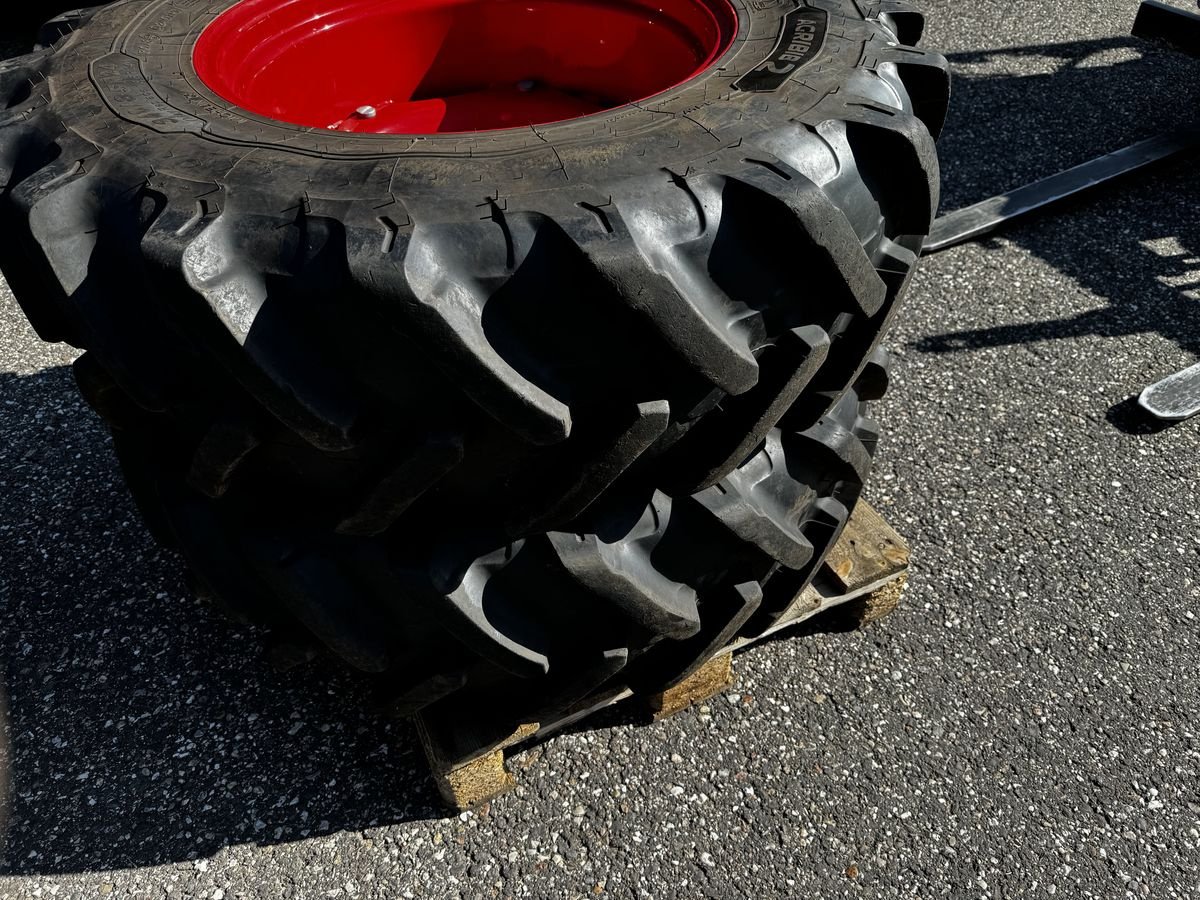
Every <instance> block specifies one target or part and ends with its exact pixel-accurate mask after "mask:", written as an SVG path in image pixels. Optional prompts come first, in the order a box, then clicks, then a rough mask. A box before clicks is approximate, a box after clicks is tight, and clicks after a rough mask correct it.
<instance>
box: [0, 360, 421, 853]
mask: <svg viewBox="0 0 1200 900" xmlns="http://www.w3.org/2000/svg"><path fill="white" fill-rule="evenodd" d="M0 435H3V436H4V441H3V445H2V446H0V676H2V677H3V682H2V685H3V686H2V687H0V696H3V695H5V694H7V699H8V703H7V706H8V743H9V747H10V749H9V752H8V753H7V754H6V753H5V742H4V741H3V740H0V763H6V765H4V771H3V772H2V773H0V786H3V785H4V783H5V781H8V782H9V788H8V793H7V802H5V801H4V800H2V799H0V824H3V823H4V822H5V821H6V820H7V823H8V825H7V829H6V833H4V834H2V835H0V846H2V847H3V850H2V855H0V874H9V875H15V874H34V873H42V874H48V873H64V872H78V871H83V870H93V869H119V868H130V867H137V866H150V865H157V864H160V863H168V862H175V861H180V860H187V859H194V858H199V857H206V856H209V855H211V854H213V853H215V852H216V851H218V850H219V849H221V848H222V847H223V846H226V845H230V844H242V843H257V844H272V843H279V842H287V841H292V840H298V839H301V838H304V837H307V836H309V835H315V834H320V833H325V832H333V831H345V830H349V831H355V830H360V829H363V828H367V827H370V826H374V825H379V824H392V823H398V822H404V821H411V820H414V819H429V818H437V817H441V816H444V815H445V810H444V808H443V807H441V806H440V805H439V802H438V799H437V796H436V793H435V791H434V790H433V786H432V784H431V782H430V781H429V778H428V775H427V771H426V767H425V761H424V756H423V754H422V753H421V751H420V749H419V746H418V744H417V742H416V736H415V733H414V732H413V729H412V727H411V726H410V725H409V724H408V723H406V722H402V721H390V720H385V719H383V718H382V717H380V716H378V715H377V714H375V713H373V712H372V711H371V709H370V708H369V702H368V697H367V691H366V685H365V684H363V683H361V682H359V681H357V680H355V679H354V678H352V677H351V676H349V675H348V674H346V673H344V672H343V671H342V670H341V669H339V668H338V667H336V666H335V665H334V664H333V663H332V662H326V661H324V660H320V659H318V660H316V661H314V662H312V663H309V664H307V665H304V666H301V667H299V668H297V669H294V670H292V671H290V672H288V673H286V674H281V673H279V672H277V671H275V670H274V669H273V668H272V667H271V666H270V665H268V663H267V662H266V658H265V654H264V652H263V634H262V633H261V631H259V630H258V629H256V628H254V627H251V626H249V625H240V624H238V623H236V622H232V621H231V620H229V619H228V618H227V617H225V616H224V615H223V614H221V613H219V612H217V611H215V610H211V609H209V608H208V607H207V606H204V605H201V604H199V603H197V602H196V601H194V600H192V599H191V597H190V595H189V593H188V591H187V589H186V587H185V584H184V580H183V569H182V566H181V564H180V562H179V561H178V559H177V558H176V556H175V555H174V554H173V553H169V552H166V551H162V550H159V549H157V548H156V547H155V546H154V544H153V543H152V542H151V540H150V537H149V536H148V534H147V533H146V530H145V527H144V526H143V525H142V524H141V522H140V520H139V519H138V517H137V514H136V512H135V510H134V507H133V503H132V500H131V499H130V497H129V496H128V494H127V492H126V490H125V487H124V484H123V483H122V481H121V478H120V474H119V470H118V468H117V465H116V462H115V459H114V457H113V454H112V448H111V446H110V444H109V439H108V437H107V435H106V433H105V432H104V429H103V427H102V425H101V424H100V423H99V421H98V420H97V419H96V417H95V416H94V415H93V414H92V413H91V412H90V410H87V409H86V407H84V406H83V404H82V401H80V400H78V399H77V391H76V388H75V385H74V382H73V379H72V377H71V374H70V371H69V369H67V368H65V367H64V368H55V369H49V370H46V371H43V372H40V373H38V374H36V375H33V376H29V377H17V376H14V375H10V374H0ZM6 756H7V759H5V757H6Z"/></svg>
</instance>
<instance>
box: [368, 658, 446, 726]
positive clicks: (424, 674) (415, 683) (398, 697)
mask: <svg viewBox="0 0 1200 900" xmlns="http://www.w3.org/2000/svg"><path fill="white" fill-rule="evenodd" d="M467 680H468V676H467V673H466V671H464V670H462V669H458V670H454V671H448V672H437V671H435V672H434V674H432V675H431V674H429V670H428V669H405V670H404V671H403V672H402V673H401V674H399V675H392V674H390V673H389V676H388V684H387V685H386V687H384V688H381V690H380V697H379V700H378V704H377V705H378V706H379V707H381V708H382V709H383V710H385V711H386V712H387V713H388V714H389V715H393V716H397V717H400V716H411V715H415V714H416V713H419V712H420V711H421V710H423V709H424V708H425V707H427V706H429V705H431V704H433V703H437V702H438V701H439V700H442V699H444V698H446V697H449V696H450V695H451V694H453V693H455V692H456V691H460V690H462V689H463V688H464V687H466V685H467Z"/></svg>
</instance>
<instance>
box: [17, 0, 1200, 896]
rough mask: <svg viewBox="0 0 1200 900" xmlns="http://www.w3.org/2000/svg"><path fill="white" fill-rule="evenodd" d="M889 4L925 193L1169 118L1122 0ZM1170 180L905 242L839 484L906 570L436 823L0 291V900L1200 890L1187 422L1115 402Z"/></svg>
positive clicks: (1162, 266) (1193, 475)
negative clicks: (184, 543) (1017, 219)
mask: <svg viewBox="0 0 1200 900" xmlns="http://www.w3.org/2000/svg"><path fill="white" fill-rule="evenodd" d="M929 6H930V7H931V9H932V13H931V15H932V20H931V26H930V34H929V38H928V40H929V43H930V44H932V45H934V46H938V47H940V48H942V49H944V50H945V51H946V52H947V53H948V54H949V55H950V56H951V58H952V61H953V63H954V66H955V69H956V72H957V73H958V75H959V77H958V81H957V102H956V106H955V108H954V112H953V115H952V118H951V122H950V125H949V127H948V130H947V134H946V138H945V141H944V143H943V153H944V156H945V164H944V169H945V176H946V192H945V193H946V203H945V206H946V208H955V207H957V206H960V205H963V204H965V203H968V202H971V201H973V200H975V199H980V198H982V197H983V196H985V195H987V194H989V193H992V192H995V191H998V190H1002V189H1005V188H1008V187H1013V186H1016V185H1017V184H1020V183H1021V182H1023V181H1026V180H1029V179H1030V178H1034V177H1038V176H1040V175H1044V174H1049V173H1051V172H1053V171H1055V170H1057V169H1058V168H1061V167H1063V166H1065V165H1069V164H1072V163H1075V162H1080V161H1083V160H1084V159H1086V158H1088V157H1090V156H1092V155H1095V154H1096V153H1099V152H1104V151H1107V150H1111V149H1115V148H1116V147H1119V146H1121V145H1123V144H1125V143H1128V142H1130V141H1132V140H1136V139H1138V138H1141V137H1145V136H1148V135H1150V134H1153V133H1155V132H1157V131H1159V130H1162V129H1164V128H1166V127H1169V126H1170V125H1171V124H1172V122H1173V121H1174V120H1175V118H1176V117H1177V116H1181V115H1186V114H1189V113H1193V112H1194V110H1195V107H1196V99H1195V97H1196V90H1197V85H1200V62H1195V61H1190V60H1184V59H1182V58H1180V57H1177V56H1175V55H1173V54H1171V53H1169V52H1167V51H1165V50H1162V49H1160V48H1156V47H1150V46H1147V45H1143V44H1139V43H1136V42H1132V41H1130V40H1129V39H1128V38H1126V37H1124V36H1123V35H1124V34H1125V32H1126V31H1127V30H1128V26H1129V23H1130V21H1131V18H1132V10H1133V6H1134V4H1133V3H1132V2H1130V3H1112V2H1099V0H1074V2H1071V3H1065V4H1046V3H1033V2H1025V0H1023V2H1017V3H1013V2H1008V0H1006V2H1001V0H970V2H967V0H957V2H953V3H952V2H950V0H936V2H932V3H930V4H929ZM1195 171H1196V170H1195V163H1194V162H1193V163H1192V164H1191V166H1190V167H1189V166H1187V165H1181V166H1176V167H1173V168H1168V169H1165V170H1163V171H1162V172H1160V173H1159V174H1156V175H1154V176H1153V177H1150V178H1143V179H1139V180H1136V181H1134V182H1131V183H1130V184H1128V185H1126V186H1124V187H1122V188H1121V189H1119V190H1117V191H1114V192H1111V193H1107V194H1105V195H1103V196H1100V197H1097V198H1095V199H1093V200H1090V201H1088V202H1086V203H1083V204H1079V205H1077V206H1075V207H1073V208H1071V209H1070V210H1067V211H1065V212H1064V213H1062V214H1059V215H1056V216H1052V217H1047V218H1044V219H1042V220H1040V221H1038V222H1036V223H1033V224H1029V225H1026V226H1022V227H1020V228H1018V229H1016V230H1014V231H1012V232H1010V233H1008V234H1006V235H1005V236H1002V237H997V238H994V239H991V240H988V241H985V242H982V243H979V244H974V245H970V246H966V247H962V248H959V249H956V250H952V251H948V252H946V253H944V254H940V255H938V256H935V257H932V258H930V259H928V260H926V262H925V264H924V266H923V269H922V271H921V273H920V274H919V276H918V277H917V279H916V281H915V283H914V285H913V289H912V291H911V293H910V296H909V301H908V309H907V312H906V314H905V315H904V316H903V317H902V318H901V320H900V321H899V323H898V325H897V328H896V330H895V332H894V334H893V336H892V340H891V345H892V347H893V348H894V350H895V352H896V355H897V366H896V376H895V380H894V385H893V390H892V392H891V394H890V395H889V397H888V399H887V400H886V401H885V402H883V403H882V404H881V406H880V410H879V416H880V418H881V420H882V422H883V424H884V426H885V429H886V432H885V434H886V438H885V443H884V444H883V448H882V452H881V455H880V461H879V465H878V470H877V472H876V475H875V477H874V480H873V481H872V484H871V487H870V489H869V492H868V496H869V497H870V499H871V500H872V502H873V503H874V504H875V505H876V506H877V507H878V508H879V509H880V510H881V511H883V512H884V513H885V515H887V516H888V517H889V518H890V519H891V521H892V522H893V523H894V524H895V525H896V526H897V527H898V528H899V529H900V530H901V531H902V532H903V533H904V534H906V535H907V537H908V538H909V540H910V541H911V543H912V545H913V548H914V571H913V574H912V578H911V581H910V586H909V589H908V592H907V594H906V596H905V602H904V604H903V606H902V607H901V610H900V611H899V612H898V613H896V614H895V615H894V616H892V617H891V618H889V619H887V620H886V621H884V622H882V623H880V624H878V625H876V626H875V627H873V628H872V629H871V630H869V631H867V632H865V633H861V634H854V635H813V636H809V637H805V638H803V639H796V640H782V641H776V642H773V643H770V644H768V645H766V646H763V647H761V648H757V649H755V650H752V651H750V652H748V653H746V654H743V655H742V656H740V657H739V658H738V660H737V676H738V680H737V684H736V685H735V687H734V689H733V691H732V692H731V693H729V694H728V695H727V696H724V697H719V698H716V699H714V700H713V701H711V702H710V703H709V704H707V705H706V706H703V707H700V708H698V709H694V710H691V711H689V712H686V713H684V714H682V715H680V716H678V717H676V718H674V719H672V720H669V721H667V722H664V723H661V724H657V725H654V726H649V727H643V726H637V725H635V724H633V723H631V722H629V721H626V720H625V719H623V718H622V716H620V715H619V714H614V715H609V716H606V717H604V718H603V719H602V720H601V721H599V722H596V723H593V726H592V727H589V728H587V729H585V730H579V731H575V732H573V733H570V734H566V735H562V736H560V737H557V738H555V739H553V740H551V741H549V742H548V743H546V744H544V745H542V746H540V747H538V748H536V749H534V750H532V751H530V752H528V753H525V754H523V755H521V756H520V757H518V759H517V760H516V770H517V771H518V774H519V776H520V785H519V787H518V788H517V790H516V791H515V792H514V793H513V794H511V795H509V796H507V797H504V798H502V799H500V800H498V801H496V802H494V803H492V804H491V805H490V806H488V807H485V808H484V809H482V810H480V811H478V812H476V813H469V814H464V815H462V816H457V817H446V816H445V815H444V813H442V812H441V810H440V808H439V807H438V805H437V802H436V798H435V795H434V792H433V791H432V789H431V786H430V784H429V783H428V781H427V778H426V776H425V774H424V765H423V761H422V758H421V755H420V753H419V751H418V750H417V749H416V747H415V744H414V740H413V734H412V732H411V729H410V728H409V726H407V725H405V724H403V723H385V722H383V721H380V720H379V719H377V718H375V717H373V716H372V715H371V714H369V713H367V712H365V711H363V709H364V707H363V705H362V703H361V701H362V693H363V686H362V685H361V684H359V683H357V682H356V681H355V680H354V679H353V678H350V677H349V676H346V675H344V674H342V673H340V672H339V671H337V670H336V669H333V668H331V667H327V666H326V665H325V664H324V663H322V662H320V661H318V662H316V663H314V664H312V665H310V666H308V667H305V668H302V669H300V670H297V671H294V672H292V673H289V674H287V675H280V674H278V673H276V672H275V671H274V670H273V669H272V668H271V667H269V666H268V665H267V664H266V662H265V660H264V658H263V654H262V652H261V646H262V643H261V635H260V634H259V633H257V632H256V631H255V630H254V629H253V628H250V627H247V626H244V625H239V624H237V623H234V622H231V621H229V620H228V619H226V618H225V617H223V616H222V615H220V614H218V613H216V612H214V611H212V610H210V609H208V608H207V607H205V606H203V605H199V604H197V603H196V602H194V601H193V600H191V599H190V598H189V595H188V593H187V591H186V589H185V587H184V584H183V577H182V576H183V573H182V570H181V567H180V565H179V562H178V561H177V559H176V558H175V557H174V556H173V555H172V554H170V553H167V552H164V551H160V550H158V549H156V547H155V546H154V545H153V543H152V542H151V540H150V539H149V537H148V535H147V534H146V532H145V529H144V528H143V527H142V525H141V524H140V522H139V521H138V519H137V516H136V513H135V511H134V509H133V507H132V504H131V503H130V501H129V498H128V496H127V494H126V491H125V489H124V487H123V486H122V483H121V479H120V474H119V471H118V469H117V466H116V464H115V463H114V461H113V458H112V455H111V451H110V446H109V441H108V438H107V437H106V435H105V433H104V431H103V429H102V428H101V427H100V425H99V423H98V421H97V420H96V418H95V416H94V415H93V414H92V413H91V412H90V411H88V410H87V409H86V407H85V406H84V405H83V404H82V402H81V401H80V400H78V399H77V395H76V392H75V390H74V387H73V384H72V381H71V376H70V372H69V369H68V368H67V366H68V364H69V363H70V361H71V359H72V354H71V352H69V351H68V350H66V349H64V348H62V347H52V346H47V345H44V344H41V343H39V342H38V341H37V339H36V337H35V336H34V334H33V333H32V331H31V330H30V329H29V328H28V326H27V325H26V324H25V322H24V319H23V317H22V316H21V314H20V312H19V309H18V308H17V306H16V304H15V302H14V301H13V299H12V297H11V295H10V294H9V292H8V291H7V289H3V290H2V291H0V435H2V436H3V440H2V441H0V672H2V674H3V681H2V682H0V684H2V685H3V686H4V694H5V695H6V697H7V699H6V700H5V696H4V695H0V709H3V708H4V707H7V710H8V729H7V740H8V745H9V748H8V749H7V750H5V749H4V744H3V742H0V758H3V757H7V759H8V760H9V763H10V765H9V767H8V768H9V776H10V778H11V786H10V787H9V799H10V802H9V804H8V805H7V807H6V808H5V807H0V821H3V820H4V819H5V818H7V822H6V823H5V824H4V826H3V827H4V829H5V830H6V831H7V845H6V847H5V851H4V856H3V865H2V867H0V873H3V874H0V898H14V900H15V898H27V897H48V896H55V897H60V898H62V897H72V898H73V897H97V896H109V897H114V898H115V897H153V898H158V897H166V896H174V897H204V898H212V900H220V898H235V897H244V898H274V897H305V898H307V897H347V898H351V897H364V898H366V897H380V898H382V897H388V898H396V897H458V896H462V897H506V896H514V897H534V898H551V897H584V896H587V897H605V896H611V897H634V896H637V897H646V898H669V897H681V898H692V897H716V898H726V897H742V896H753V897H773V896H780V897H783V896H786V897H794V896H804V897H821V898H833V897H855V898H860V897H865V898H874V897H879V898H892V897H941V896H947V897H972V898H973V897H994V898H1002V897H1043V896H1044V897H1052V896H1060V897H1070V898H1088V897H1094V898H1114V897H1134V898H1141V897H1162V898H1187V900H1191V898H1195V897H1196V896H1200V781H1198V778H1197V775H1198V769H1200V740H1198V738H1197V729H1200V715H1198V713H1200V692H1198V690H1197V686H1196V681H1195V679H1196V673H1197V669H1198V664H1200V640H1198V639H1197V632H1198V629H1200V622H1198V620H1197V615H1198V614H1200V583H1198V579H1200V564H1198V563H1200V502H1198V501H1200V497H1198V493H1200V487H1198V485H1200V478H1198V476H1200V425H1198V424H1197V423H1196V422H1192V423H1187V424H1183V425H1180V426H1177V427H1174V428H1170V429H1157V428H1154V427H1152V426H1150V425H1149V424H1148V423H1147V422H1146V421H1145V420H1144V419H1142V418H1140V417H1139V416H1138V415H1137V414H1136V411H1135V410H1133V409H1132V407H1131V405H1130V403H1129V402H1128V401H1129V398H1130V397H1131V396H1133V395H1135V394H1136V393H1137V392H1138V391H1140V389H1141V388H1142V387H1143V386H1144V385H1145V384H1147V383H1149V382H1151V381H1154V380H1156V379H1158V378H1160V377H1163V376H1165V375H1167V374H1169V373H1170V372H1172V371H1174V370H1175V369H1178V368H1182V367H1183V366H1184V365H1186V364H1189V363H1191V362H1195V361H1196V359H1197V355H1198V354H1200V186H1198V182H1197V178H1196V175H1195Z"/></svg>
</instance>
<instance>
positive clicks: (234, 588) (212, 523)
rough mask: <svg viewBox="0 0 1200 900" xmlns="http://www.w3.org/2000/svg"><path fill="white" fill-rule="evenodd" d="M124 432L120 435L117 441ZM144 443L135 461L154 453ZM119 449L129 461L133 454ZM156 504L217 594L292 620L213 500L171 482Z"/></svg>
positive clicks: (274, 619) (263, 617)
mask: <svg viewBox="0 0 1200 900" xmlns="http://www.w3.org/2000/svg"><path fill="white" fill-rule="evenodd" d="M119 438H120V435H119V434H118V435H114V441H116V440H119ZM139 449H141V453H142V457H143V458H142V459H138V458H136V457H130V460H131V465H132V464H134V463H137V462H145V461H148V459H149V458H150V454H149V453H148V452H147V451H146V450H145V449H144V448H139ZM118 454H119V456H120V458H121V460H122V463H123V464H124V460H125V459H126V457H127V454H124V453H121V452H120V448H118ZM155 500H156V503H155V507H156V508H157V509H160V510H161V511H162V515H163V516H164V517H165V520H166V521H167V522H168V523H169V526H170V530H171V533H172V535H173V540H172V544H175V545H178V547H179V551H180V553H182V554H183V558H184V560H185V561H186V562H187V565H188V568H189V569H190V570H191V572H192V574H193V576H194V577H195V578H196V580H197V581H198V582H199V583H200V584H201V585H203V586H204V587H205V588H206V589H207V590H206V593H207V594H208V595H211V596H216V597H220V598H221V599H222V601H223V603H224V605H226V606H230V607H233V608H235V609H240V610H242V611H244V612H245V613H246V614H247V615H248V616H250V618H252V619H254V620H256V621H258V622H261V623H263V624H266V625H270V626H279V625H286V623H287V622H288V617H287V616H286V615H285V614H284V613H283V611H282V610H280V609H279V608H278V607H277V606H276V605H275V604H274V603H273V600H274V597H273V595H272V592H271V590H270V589H269V588H268V587H267V586H266V584H265V583H264V582H263V581H261V580H260V579H259V577H258V576H257V575H256V574H255V573H254V570H253V569H252V568H251V566H250V562H249V561H248V560H247V559H246V558H245V557H244V556H243V555H242V554H241V552H240V551H239V550H238V549H237V548H236V547H235V546H234V541H235V540H237V539H238V535H236V534H235V533H231V532H230V531H228V530H227V529H226V527H225V524H224V522H223V521H222V520H221V518H220V517H219V516H218V515H217V514H216V511H215V510H214V508H213V506H212V504H210V503H209V502H208V501H206V500H200V499H197V498H196V496H195V494H185V493H184V492H183V491H182V490H181V489H179V488H178V486H176V487H174V488H170V487H168V488H166V489H164V491H162V492H161V495H160V496H156V497H155Z"/></svg>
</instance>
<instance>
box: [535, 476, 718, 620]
mask: <svg viewBox="0 0 1200 900" xmlns="http://www.w3.org/2000/svg"><path fill="white" fill-rule="evenodd" d="M670 520H671V500H670V498H669V497H667V495H666V494H662V493H659V492H657V491H656V492H655V494H654V497H653V498H652V499H651V501H650V503H649V504H647V505H646V507H645V508H644V510H643V511H642V513H641V515H640V516H639V517H638V518H637V519H636V520H632V516H630V515H628V514H626V515H615V514H614V515H610V516H609V517H607V519H606V520H605V521H604V522H603V523H601V524H600V525H599V526H598V527H597V528H596V532H595V533H593V534H562V533H552V534H550V535H549V536H548V537H549V540H550V545H551V547H552V548H553V551H554V554H555V555H556V556H557V557H558V560H559V562H561V564H562V565H563V567H564V568H565V569H566V570H567V572H568V573H570V575H571V577H572V578H573V579H574V580H575V581H576V582H577V583H578V584H580V585H581V586H583V587H585V588H586V589H587V590H588V591H590V592H592V593H594V594H595V595H597V596H599V597H600V598H602V599H603V600H605V601H607V602H608V603H609V604H610V605H611V606H612V607H614V608H616V609H617V610H619V611H620V612H621V613H623V614H624V615H625V617H626V618H627V619H629V620H630V621H631V622H633V623H634V624H636V625H637V626H638V627H639V628H641V629H644V630H646V631H649V632H651V633H652V634H656V635H661V636H663V637H668V638H674V639H676V640H680V639H683V638H688V637H691V636H692V635H694V634H696V633H697V632H698V631H699V629H700V614H699V611H698V609H697V607H696V592H695V591H694V590H693V589H692V588H690V587H688V586H687V585H686V584H680V583H679V582H676V581H672V580H671V579H670V578H668V577H666V576H665V575H663V574H662V573H661V572H660V571H659V570H658V569H657V568H656V567H655V565H654V561H653V555H654V551H655V549H656V547H657V546H658V545H659V543H660V542H661V541H662V539H663V536H664V534H665V533H666V531H667V526H668V524H669V523H670Z"/></svg>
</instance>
